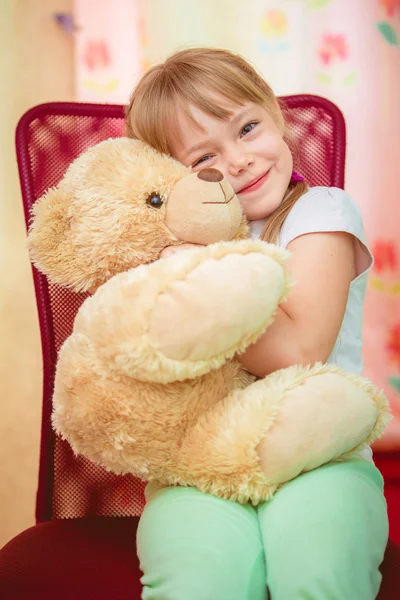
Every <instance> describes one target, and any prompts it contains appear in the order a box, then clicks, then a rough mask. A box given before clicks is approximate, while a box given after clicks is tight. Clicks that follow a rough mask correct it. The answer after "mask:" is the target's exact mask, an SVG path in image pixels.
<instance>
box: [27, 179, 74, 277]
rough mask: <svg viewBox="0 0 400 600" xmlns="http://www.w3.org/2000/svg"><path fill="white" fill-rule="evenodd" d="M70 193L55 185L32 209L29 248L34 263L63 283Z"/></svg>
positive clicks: (40, 269)
mask: <svg viewBox="0 0 400 600" xmlns="http://www.w3.org/2000/svg"><path fill="white" fill-rule="evenodd" d="M70 202H71V195H70V194H68V193H67V192H65V191H63V190H60V189H59V188H58V187H56V188H52V189H50V190H48V191H47V192H46V193H45V194H44V195H43V196H42V197H41V198H39V200H37V201H36V202H35V204H34V205H33V208H32V221H31V225H30V228H29V233H28V250H29V255H30V258H31V260H32V262H33V264H34V265H35V266H36V267H37V269H39V271H41V272H42V273H44V274H45V275H46V276H48V278H49V279H50V280H51V281H53V282H55V283H60V284H62V285H63V284H65V280H66V275H67V273H65V270H66V269H68V261H69V259H71V258H72V257H71V256H70V254H71V250H72V248H71V244H70V243H69V238H70V219H69V217H68V212H69V211H68V208H69V205H70Z"/></svg>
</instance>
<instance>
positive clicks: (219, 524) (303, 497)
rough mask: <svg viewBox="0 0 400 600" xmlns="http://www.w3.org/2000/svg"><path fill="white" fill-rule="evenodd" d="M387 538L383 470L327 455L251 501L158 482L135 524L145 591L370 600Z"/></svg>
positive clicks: (208, 599)
mask: <svg viewBox="0 0 400 600" xmlns="http://www.w3.org/2000/svg"><path fill="white" fill-rule="evenodd" d="M387 538H388V522H387V512H386V503H385V499H384V497H383V482H382V477H381V475H380V473H379V471H378V470H377V469H376V468H375V466H374V465H373V464H372V463H369V462H367V461H366V460H364V459H362V458H360V459H354V460H352V461H348V462H345V463H331V464H329V465H325V466H323V467H320V468H319V469H316V470H315V471H311V472H309V473H305V474H303V475H301V476H300V477H298V478H297V479H295V480H293V481H291V482H290V483H288V484H286V485H285V486H284V487H282V488H281V489H280V490H279V491H278V492H277V493H276V494H275V496H274V497H273V498H272V500H271V501H270V502H268V503H266V504H263V505H262V506H260V507H258V508H257V509H255V508H253V507H251V506H249V505H247V506H241V505H239V504H236V503H233V502H229V501H227V500H221V499H219V498H215V497H213V496H210V495H207V494H203V493H202V492H200V491H198V490H196V489H194V488H179V487H176V488H163V489H160V490H158V491H154V493H152V494H150V497H149V500H148V503H147V505H146V508H145V510H144V513H143V516H142V518H141V520H140V523H139V529H138V540H137V541H138V552H139V557H140V561H141V567H142V570H143V573H144V575H143V579H142V582H143V585H144V590H143V595H142V599H143V600H266V598H267V590H269V593H270V596H271V598H272V600H300V599H301V600H373V599H374V598H375V597H376V595H377V593H378V590H379V586H380V581H381V576H380V572H379V565H380V563H381V562H382V558H383V554H384V550H385V547H386V543H387Z"/></svg>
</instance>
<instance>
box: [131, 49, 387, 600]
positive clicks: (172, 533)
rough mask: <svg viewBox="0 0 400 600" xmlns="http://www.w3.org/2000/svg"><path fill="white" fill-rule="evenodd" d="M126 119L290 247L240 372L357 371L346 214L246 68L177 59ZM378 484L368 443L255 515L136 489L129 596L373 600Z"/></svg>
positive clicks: (383, 524)
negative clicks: (275, 299) (314, 181)
mask: <svg viewBox="0 0 400 600" xmlns="http://www.w3.org/2000/svg"><path fill="white" fill-rule="evenodd" d="M126 124H127V132H128V135H129V136H130V137H134V138H138V139H140V140H143V141H144V142H147V143H148V144H150V145H151V146H153V147H154V148H156V149H157V150H158V151H160V152H164V153H167V154H170V155H171V156H173V157H175V158H176V159H178V160H179V161H181V162H182V163H183V164H185V165H187V166H191V167H192V169H193V170H194V171H198V170H200V169H204V168H207V167H213V168H216V169H219V171H221V172H222V173H223V175H224V176H225V177H226V179H228V181H229V182H230V184H231V185H232V187H233V189H234V190H235V192H236V194H237V196H238V197H239V199H240V202H241V204H242V207H243V211H244V213H245V215H246V217H247V219H248V220H249V222H250V227H251V234H252V237H254V238H256V237H261V238H262V239H264V240H266V241H269V242H274V243H276V244H277V245H279V246H281V247H283V248H287V249H288V250H289V251H290V252H291V255H292V256H291V259H290V263H289V264H290V268H291V270H292V272H293V275H294V279H295V281H296V285H295V287H294V288H293V289H292V291H291V294H290V297H289V299H288V301H287V302H286V303H285V304H283V305H282V306H280V307H279V309H278V312H277V314H276V316H275V320H274V323H273V324H272V325H271V326H270V327H269V329H268V330H267V331H266V333H265V334H264V335H263V336H262V337H261V338H260V340H259V341H258V342H257V343H256V344H254V345H253V346H251V347H250V348H249V349H248V350H247V351H246V352H245V354H244V355H242V356H240V357H239V360H240V361H241V362H242V364H243V365H244V366H245V367H246V368H247V369H248V370H249V371H250V372H252V373H253V374H255V375H257V376H259V377H264V376H266V375H267V374H268V373H271V372H272V371H274V370H276V369H280V368H283V367H287V366H289V365H293V364H304V365H307V364H310V363H314V362H316V361H322V362H328V363H335V364H337V365H339V366H341V367H343V368H344V369H346V370H347V371H350V372H354V373H361V371H362V360H361V329H362V304H363V299H364V294H365V288H366V278H367V271H368V269H369V268H370V267H371V265H372V260H373V259H372V256H371V253H370V251H369V250H368V247H367V245H366V242H365V239H364V233H363V224H362V219H361V216H360V212H359V210H358V208H357V206H356V205H355V204H354V202H353V200H352V199H351V198H350V197H349V196H348V195H347V194H346V193H345V192H344V191H342V190H340V189H337V188H326V187H314V188H310V189H309V188H308V187H307V185H306V184H305V183H304V182H303V181H299V180H298V179H299V178H298V177H296V176H295V175H294V174H293V161H292V156H291V153H290V150H289V148H288V146H287V144H286V141H285V134H286V132H285V123H284V117H283V114H282V111H281V108H280V105H279V103H278V101H277V99H276V97H275V95H274V94H273V92H272V90H271V88H270V87H269V86H268V84H267V83H266V82H265V81H264V80H263V79H262V78H261V77H260V76H259V75H258V74H257V72H256V71H255V70H254V69H253V68H252V67H251V66H250V65H249V64H248V63H247V62H246V61H245V60H243V59H242V58H241V57H239V56H237V55H235V54H232V53H230V52H227V51H224V50H214V49H204V48H199V49H190V50H184V51H182V52H178V53H177V54H174V55H173V56H171V57H170V58H169V59H168V60H167V61H166V62H165V63H163V64H160V65H158V66H156V67H154V68H152V69H151V70H150V71H148V72H147V73H146V75H145V76H144V77H143V78H142V80H141V81H140V82H139V84H138V86H137V87H136V88H135V90H134V91H133V93H132V97H131V101H130V105H129V107H128V109H127V115H126ZM180 248H182V247H180ZM175 250H176V249H174V250H173V249H166V250H165V251H164V253H163V254H164V255H165V254H168V253H169V252H171V251H175ZM199 451H200V452H201V449H199ZM382 490H383V482H382V477H381V475H380V473H379V471H378V470H377V469H376V468H375V466H374V464H373V462H372V456H371V451H370V449H369V448H366V449H365V451H363V452H362V454H361V455H360V456H359V457H357V458H355V459H352V460H348V461H347V462H342V463H330V464H328V465H325V466H322V467H320V468H318V469H315V470H314V471H311V472H308V473H305V474H303V475H301V476H299V477H297V478H296V479H295V480H293V481H290V482H289V483H287V484H286V485H285V486H284V487H282V488H281V489H280V490H279V491H278V492H277V493H276V494H275V496H274V497H273V498H272V500H271V501H269V502H267V503H266V504H263V505H261V506H259V507H256V508H255V507H252V506H250V505H246V506H242V505H239V504H236V503H234V502H229V501H226V500H222V499H219V498H216V497H214V496H211V495H207V494H203V493H202V492H200V491H198V490H197V489H195V488H180V487H173V488H160V487H158V488H157V487H156V486H154V485H149V486H148V488H147V493H146V495H147V504H146V507H145V510H144V513H143V515H142V518H141V521H140V525H139V530H138V552H139V556H140V561H141V567H142V570H143V573H144V575H143V580H142V581H143V585H144V590H143V596H142V597H143V599H144V600H206V599H207V600H265V599H266V598H267V590H269V594H270V597H271V598H272V600H300V599H309V600H373V599H374V598H375V597H376V595H377V593H378V590H379V585H380V580H381V577H380V572H379V565H380V563H381V561H382V558H383V554H384V550H385V546H386V542H387V536H388V524H387V514H386V504H385V500H384V497H383V491H382Z"/></svg>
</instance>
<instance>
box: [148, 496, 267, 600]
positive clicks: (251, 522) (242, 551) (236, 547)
mask: <svg viewBox="0 0 400 600" xmlns="http://www.w3.org/2000/svg"><path fill="white" fill-rule="evenodd" d="M137 543H138V553H139V558H140V563H141V568H142V570H143V573H144V575H143V578H142V583H143V586H144V589H143V595H142V598H143V600H206V599H207V600H265V599H266V588H265V562H264V552H263V547H262V542H261V534H260V530H259V525H258V518H257V513H256V511H255V510H254V508H252V507H251V506H248V505H246V506H241V505H239V504H236V503H234V502H229V501H227V500H221V499H219V498H216V497H214V496H211V495H208V494H203V493H202V492H200V491H198V490H197V489H195V488H180V487H172V488H162V489H159V490H158V491H155V492H153V493H152V494H150V498H149V501H148V503H147V505H146V507H145V510H144V512H143V515H142V517H141V519H140V523H139V528H138V538H137Z"/></svg>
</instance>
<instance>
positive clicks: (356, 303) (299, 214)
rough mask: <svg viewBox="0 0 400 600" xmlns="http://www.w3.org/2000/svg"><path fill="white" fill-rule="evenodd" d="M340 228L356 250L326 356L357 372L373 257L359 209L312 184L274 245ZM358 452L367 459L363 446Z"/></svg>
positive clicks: (256, 226) (256, 225)
mask: <svg viewBox="0 0 400 600" xmlns="http://www.w3.org/2000/svg"><path fill="white" fill-rule="evenodd" d="M266 221H267V219H262V220H260V221H252V222H250V229H251V237H252V238H253V239H257V238H259V237H260V235H261V233H262V231H263V229H264V225H265V223H266ZM329 231H343V232H347V233H350V234H351V235H353V237H354V240H355V253H356V256H355V258H356V277H355V278H354V279H353V281H352V282H351V284H350V290H349V297H348V300H347V305H346V310H345V314H344V317H343V321H342V325H341V327H340V331H339V335H338V337H337V339H336V343H335V345H334V347H333V350H332V353H331V355H330V357H329V358H328V361H327V362H328V363H330V364H335V365H338V366H339V367H341V368H343V369H344V370H346V371H349V372H350V373H357V374H361V373H362V370H363V362H362V321H363V303H364V296H365V291H366V287H367V276H368V271H369V270H370V268H371V267H372V265H373V262H374V259H373V256H372V254H371V252H370V250H369V248H368V246H367V244H366V241H365V237H364V227H363V221H362V217H361V213H360V210H359V208H358V206H357V205H356V204H355V202H354V200H352V198H351V197H350V196H349V195H348V194H347V193H346V192H344V191H343V190H341V189H339V188H328V187H313V188H310V190H309V191H308V192H307V193H306V194H304V195H303V196H302V197H301V198H299V200H298V201H297V202H296V203H295V205H294V206H293V208H292V209H291V211H290V212H289V214H288V216H287V217H286V219H285V221H284V222H283V225H282V228H281V231H280V234H279V238H278V240H277V242H276V243H277V245H278V246H280V247H281V248H287V246H288V245H289V243H290V242H291V241H292V240H294V239H296V238H297V237H299V236H301V235H304V234H307V233H317V232H329ZM360 455H361V456H362V457H363V458H366V459H369V460H371V458H372V451H371V449H370V448H369V447H366V448H365V450H363V451H362V452H361V453H360Z"/></svg>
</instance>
